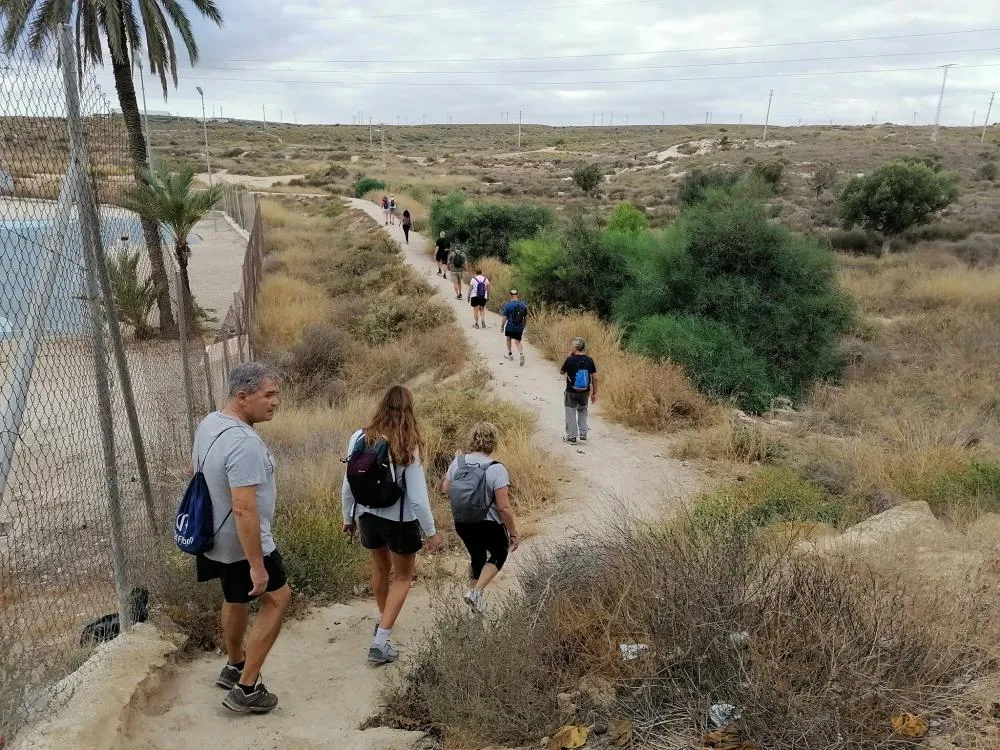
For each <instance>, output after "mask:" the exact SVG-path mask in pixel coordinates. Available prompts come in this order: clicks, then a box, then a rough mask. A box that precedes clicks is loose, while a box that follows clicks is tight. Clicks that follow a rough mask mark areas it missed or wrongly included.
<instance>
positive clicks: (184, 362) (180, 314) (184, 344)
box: [174, 271, 194, 449]
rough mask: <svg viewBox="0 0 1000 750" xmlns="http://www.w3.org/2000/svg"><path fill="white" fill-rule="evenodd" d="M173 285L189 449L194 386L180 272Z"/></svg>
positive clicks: (192, 434) (192, 440)
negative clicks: (175, 295)
mask: <svg viewBox="0 0 1000 750" xmlns="http://www.w3.org/2000/svg"><path fill="white" fill-rule="evenodd" d="M174 285H175V287H176V288H177V323H178V326H177V327H178V328H179V329H180V348H181V369H182V370H183V372H184V410H185V411H186V412H187V427H188V440H189V445H188V447H189V448H192V449H193V448H194V384H193V383H192V382H191V362H190V361H189V360H188V330H187V326H188V321H187V310H186V309H185V304H184V303H185V300H184V287H183V285H182V283H181V272H180V271H174Z"/></svg>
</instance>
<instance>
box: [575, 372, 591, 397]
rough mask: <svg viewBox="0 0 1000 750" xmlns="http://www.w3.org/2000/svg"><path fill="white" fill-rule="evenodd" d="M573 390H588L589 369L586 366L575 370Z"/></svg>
mask: <svg viewBox="0 0 1000 750" xmlns="http://www.w3.org/2000/svg"><path fill="white" fill-rule="evenodd" d="M573 390H574V391H589V390H590V370H588V369H587V368H586V367H581V368H580V369H579V370H577V371H576V375H574V376H573Z"/></svg>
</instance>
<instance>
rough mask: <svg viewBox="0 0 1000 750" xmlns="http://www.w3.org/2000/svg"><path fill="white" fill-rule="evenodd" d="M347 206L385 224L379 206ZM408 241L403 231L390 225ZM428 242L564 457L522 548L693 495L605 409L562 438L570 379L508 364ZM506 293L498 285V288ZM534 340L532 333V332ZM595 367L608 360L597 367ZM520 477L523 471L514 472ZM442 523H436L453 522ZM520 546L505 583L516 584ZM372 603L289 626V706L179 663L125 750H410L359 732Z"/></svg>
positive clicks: (411, 259) (212, 663)
mask: <svg viewBox="0 0 1000 750" xmlns="http://www.w3.org/2000/svg"><path fill="white" fill-rule="evenodd" d="M350 202H351V204H352V205H353V206H354V207H356V208H360V209H362V210H364V211H365V212H367V213H369V214H370V215H372V216H373V217H374V218H375V219H376V220H377V221H381V209H380V208H379V207H378V206H376V205H375V204H374V203H369V202H366V201H360V200H355V199H352V200H351V201H350ZM385 230H386V231H387V232H388V233H389V234H390V236H392V237H393V238H394V239H395V240H396V241H397V242H399V243H400V244H402V230H401V229H400V228H399V227H398V226H392V227H385ZM426 247H427V241H426V239H425V238H423V237H421V236H420V235H418V234H416V233H413V232H411V233H410V244H409V245H403V250H404V255H405V258H406V261H407V263H409V264H410V265H411V266H412V267H413V268H414V269H415V270H416V271H417V272H418V273H419V274H420V275H421V276H423V277H425V278H427V279H428V281H430V283H431V284H432V285H433V286H434V287H435V288H437V289H438V292H439V293H440V294H441V295H442V297H443V298H444V299H445V300H448V302H449V304H451V305H453V307H454V310H455V312H456V315H457V316H458V320H459V323H460V325H461V326H462V327H463V329H464V333H465V335H466V338H467V340H468V341H469V342H470V345H472V346H474V347H475V350H476V352H477V354H478V355H479V356H480V357H481V359H482V361H483V363H484V364H486V365H487V366H488V367H489V368H490V371H491V372H492V373H493V377H494V381H493V391H494V392H495V394H496V396H497V397H498V398H504V399H508V400H510V401H513V402H515V403H517V404H519V405H521V406H522V407H524V408H526V409H527V410H528V411H529V412H531V413H533V414H534V415H536V417H537V418H538V426H537V430H536V434H535V441H536V442H537V444H538V445H540V446H545V447H546V448H547V449H548V450H550V451H552V452H553V453H554V454H556V455H558V456H559V457H560V458H561V459H562V460H563V461H564V462H565V465H566V466H567V468H568V469H569V471H568V472H567V476H568V477H569V481H567V482H562V483H561V485H560V486H561V488H562V490H563V496H562V498H561V499H560V502H559V503H558V505H557V506H556V507H555V508H553V510H552V511H551V512H550V513H549V514H548V515H547V516H546V517H545V518H542V519H539V521H538V524H537V531H538V533H537V535H536V536H535V537H533V538H532V539H531V540H529V541H528V543H527V544H526V545H525V546H526V548H527V549H530V548H532V547H544V545H546V544H547V543H549V542H551V541H552V540H555V539H560V538H564V537H565V536H566V535H567V534H569V533H574V532H583V533H585V532H586V530H587V529H588V528H589V527H592V526H594V525H595V524H599V523H600V520H601V519H602V518H604V517H606V516H607V514H609V513H613V512H616V510H617V509H618V504H619V503H624V504H625V505H626V506H627V507H628V508H629V509H630V511H631V512H634V513H636V514H639V515H643V516H652V515H654V514H657V513H659V512H660V511H662V510H664V509H665V508H666V507H669V506H675V507H676V504H677V503H678V502H679V501H681V500H682V499H684V498H687V497H690V496H691V495H692V494H693V493H694V492H695V491H696V490H697V489H698V487H699V486H700V484H701V481H702V478H701V476H700V475H699V474H698V473H697V472H696V471H695V470H694V469H690V468H688V467H686V466H684V465H682V464H681V463H680V462H677V461H674V460H672V459H669V458H665V457H664V456H666V448H665V441H664V440H663V439H662V438H658V437H655V436H649V435H642V434H640V433H636V432H634V431H632V430H629V429H627V428H623V427H619V426H617V425H613V424H610V423H608V422H606V421H605V420H604V419H602V418H601V416H600V414H599V410H598V413H597V414H592V415H591V430H592V432H591V435H592V441H591V442H589V443H587V444H586V445H581V446H580V447H575V446H569V445H566V444H564V443H562V441H561V436H562V413H563V409H562V394H563V387H564V386H563V379H562V376H560V375H559V373H558V367H557V366H556V365H555V364H553V363H552V362H549V361H548V360H545V359H543V358H542V357H541V356H540V355H539V354H538V353H537V352H536V351H535V350H534V349H533V348H532V347H531V346H530V345H526V346H525V353H526V355H527V363H526V364H525V366H524V367H520V366H518V365H517V363H516V362H515V363H510V362H507V361H506V360H504V359H503V353H504V346H503V339H502V337H501V334H500V329H499V319H498V317H497V316H496V315H493V314H491V313H488V314H487V315H488V324H489V328H487V329H486V330H478V331H477V330H474V329H473V328H472V314H471V310H470V308H469V305H468V302H467V301H465V300H463V301H459V300H456V299H455V298H454V294H453V293H452V291H451V283H450V281H444V280H443V279H440V278H439V277H438V276H437V275H436V270H435V269H436V266H435V265H434V263H433V261H432V259H431V258H430V257H429V256H428V255H427V254H426V252H425V249H426ZM497 291H498V293H499V290H497ZM528 336H529V338H530V328H529V331H528ZM598 368H600V363H599V362H598ZM515 480H516V478H515ZM445 522H446V519H438V523H441V524H443V523H445ZM519 559H524V554H522V553H517V554H515V555H514V556H513V557H512V559H511V563H510V564H509V565H508V568H506V569H505V572H504V575H502V576H501V578H500V579H498V582H497V584H498V585H500V586H506V585H510V583H511V582H512V581H513V579H514V576H513V573H514V572H515V571H516V568H517V561H518V560H519ZM431 604H432V600H431V596H430V594H429V592H428V590H427V588H426V587H425V586H424V585H418V586H417V587H415V588H414V590H413V591H412V592H411V595H410V598H409V599H408V600H407V603H406V609H405V610H404V611H403V616H402V617H401V618H400V621H399V623H397V626H396V628H395V629H394V631H393V642H394V643H396V644H397V645H399V646H400V647H401V648H402V650H403V654H404V660H405V654H406V647H407V646H412V645H413V644H414V643H415V642H416V640H417V639H419V638H420V635H421V633H422V632H423V630H424V629H425V628H426V627H427V626H428V624H430V622H431V620H432V610H431ZM374 614H375V606H374V603H373V602H371V601H358V602H353V603H350V604H345V605H337V606H333V607H325V608H322V609H317V610H315V611H314V612H313V613H312V614H310V616H308V617H307V618H305V619H303V620H301V621H296V622H292V623H289V624H288V625H287V627H286V629H285V631H284V632H283V634H282V635H281V637H280V638H279V639H278V642H277V644H276V645H275V647H274V650H273V651H272V652H271V655H270V657H269V658H268V661H267V664H265V667H264V674H265V675H266V681H267V684H268V686H269V687H270V688H272V689H273V690H274V691H275V692H276V693H278V694H279V696H280V698H281V704H280V705H279V707H278V708H277V709H275V711H274V712H273V713H271V714H270V715H268V716H257V717H253V716H250V717H241V716H233V715H232V714H230V713H229V712H228V711H226V709H224V708H223V707H222V698H223V692H222V691H221V690H220V689H219V688H216V687H215V686H214V680H215V677H216V675H217V674H218V670H219V669H220V667H221V664H222V660H221V659H220V658H219V657H217V656H215V655H206V656H203V657H201V658H198V659H196V660H194V661H192V662H190V663H187V664H180V665H177V666H175V667H173V668H171V670H170V672H169V673H168V674H166V675H164V678H163V680H162V681H161V685H160V687H159V689H157V690H156V691H155V692H153V693H152V694H151V695H149V696H148V698H147V700H146V701H145V702H144V705H141V706H137V707H136V710H134V711H133V712H132V714H131V716H130V718H129V723H128V731H127V733H126V738H125V745H124V746H126V747H136V748H138V747H142V748H144V749H148V750H190V748H195V747H198V748H200V747H211V748H213V749H214V750H229V749H230V748H232V749H233V750H236V749H239V750H243V749H244V748H252V749H254V750H258V749H259V750H265V749H266V750H318V749H320V748H322V749H323V750H334V749H338V750H340V749H342V748H352V750H376V748H377V749H378V750H402V749H403V748H415V747H417V746H418V744H419V743H420V740H421V738H422V735H421V734H420V733H415V732H403V731H398V730H389V729H385V728H380V729H370V730H365V731H361V730H359V729H358V726H359V725H360V724H361V723H362V722H364V720H365V719H367V718H368V717H369V716H371V715H372V714H374V713H375V712H376V711H377V708H378V692H379V688H380V686H381V684H382V681H383V680H384V679H385V677H386V676H387V675H388V674H390V671H388V670H378V669H371V668H369V667H368V666H367V665H366V664H365V663H364V655H365V650H366V648H367V645H368V640H369V639H370V637H371V628H372V625H373V622H374V619H373V618H374Z"/></svg>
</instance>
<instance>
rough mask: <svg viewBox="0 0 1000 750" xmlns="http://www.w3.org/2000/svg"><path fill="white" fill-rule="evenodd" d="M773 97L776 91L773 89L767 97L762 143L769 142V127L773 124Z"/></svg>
mask: <svg viewBox="0 0 1000 750" xmlns="http://www.w3.org/2000/svg"><path fill="white" fill-rule="evenodd" d="M772 97H774V89H771V92H770V93H769V94H768V95H767V114H766V115H764V135H763V137H762V138H761V139H760V142H761V143H766V142H767V126H768V123H770V122H771V99H772Z"/></svg>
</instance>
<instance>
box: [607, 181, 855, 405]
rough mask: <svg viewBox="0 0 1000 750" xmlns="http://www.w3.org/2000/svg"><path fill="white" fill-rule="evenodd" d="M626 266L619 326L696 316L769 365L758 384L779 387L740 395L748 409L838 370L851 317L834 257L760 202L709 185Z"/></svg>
mask: <svg viewBox="0 0 1000 750" xmlns="http://www.w3.org/2000/svg"><path fill="white" fill-rule="evenodd" d="M630 262H631V263H632V264H634V268H633V275H634V279H635V281H634V283H632V284H631V285H630V287H629V288H628V289H627V290H626V291H625V292H624V293H623V294H622V295H621V297H620V298H619V299H618V301H617V302H616V304H615V315H616V317H617V319H618V320H619V322H620V323H621V324H622V325H623V326H625V328H626V330H634V329H635V328H636V327H638V326H639V325H640V324H641V322H642V319H643V318H645V317H647V316H650V315H693V316H696V317H698V318H701V319H704V320H708V321H715V322H719V323H723V324H725V325H726V326H728V327H729V328H730V329H731V330H732V331H733V332H734V334H735V336H736V338H737V340H739V341H740V342H742V343H743V345H744V346H746V347H748V348H749V349H750V350H751V351H753V353H754V354H755V355H756V356H757V357H759V358H760V359H762V360H763V361H765V362H766V363H767V366H768V369H769V373H770V377H769V378H768V379H767V380H766V381H757V382H760V383H762V384H763V383H764V382H767V383H770V384H771V386H772V387H773V388H774V389H777V393H774V391H772V390H771V389H770V388H769V389H768V390H767V391H765V392H762V393H759V394H750V393H746V394H743V395H742V396H740V402H741V403H742V404H744V406H747V407H748V408H750V407H751V405H752V404H758V405H759V404H761V403H763V401H764V400H766V399H768V398H770V396H771V395H783V396H788V397H790V398H793V399H797V398H799V397H800V396H801V393H802V390H803V388H804V387H805V386H806V385H807V384H808V383H809V382H811V381H813V380H816V379H820V378H828V377H837V376H838V375H839V374H840V372H841V370H842V367H843V362H842V360H841V357H840V353H839V342H840V337H841V336H842V335H843V334H844V333H845V332H846V331H847V330H848V329H849V328H850V325H851V322H852V321H853V318H854V315H853V305H852V303H851V300H850V298H849V297H848V296H847V295H845V294H844V293H843V292H841V290H840V288H839V286H838V282H837V270H836V264H835V258H834V256H833V255H832V254H831V253H829V252H826V251H824V250H823V249H822V248H821V247H820V246H819V245H818V244H817V243H815V242H813V241H810V240H808V239H807V238H805V237H802V236H799V235H794V234H792V233H791V232H789V231H788V230H787V229H786V228H784V227H782V226H780V225H778V224H775V223H772V222H769V221H768V219H767V215H766V213H765V210H764V208H763V206H762V205H761V204H760V203H759V202H756V201H752V200H746V199H743V198H740V197H737V196H733V195H731V194H728V193H727V192H726V191H720V190H714V191H709V192H708V194H707V196H706V199H705V200H704V201H703V202H702V203H699V204H697V205H695V206H689V207H688V208H686V209H685V210H684V211H683V212H682V214H681V216H680V218H679V219H678V220H677V222H675V224H674V225H673V226H671V227H670V228H669V229H668V230H667V231H666V232H665V233H664V234H663V235H662V237H661V239H660V240H659V241H658V242H656V243H654V244H653V245H652V246H650V247H647V248H646V249H644V251H643V252H642V253H640V254H637V255H636V256H633V257H632V258H631V259H630ZM689 369H690V368H689ZM689 375H690V376H691V377H692V378H694V379H696V380H697V379H698V378H699V375H698V373H696V372H694V371H693V370H690V371H689ZM748 384H749V383H748ZM733 395H736V394H733Z"/></svg>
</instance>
